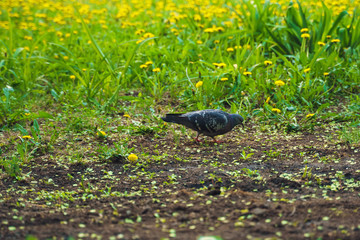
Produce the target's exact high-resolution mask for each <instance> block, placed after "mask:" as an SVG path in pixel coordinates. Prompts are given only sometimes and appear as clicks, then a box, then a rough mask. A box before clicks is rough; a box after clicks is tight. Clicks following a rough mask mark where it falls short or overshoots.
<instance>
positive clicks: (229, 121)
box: [161, 109, 244, 143]
mask: <svg viewBox="0 0 360 240" xmlns="http://www.w3.org/2000/svg"><path fill="white" fill-rule="evenodd" d="M161 119H162V120H164V121H165V122H171V123H177V124H181V125H184V126H185V127H188V128H190V129H192V130H195V131H197V136H196V138H195V140H196V141H197V142H200V140H199V135H200V134H203V135H205V136H209V137H211V138H213V139H214V141H215V142H217V143H219V141H217V140H216V139H215V136H217V135H222V134H225V133H227V132H230V131H231V130H232V129H233V128H234V127H235V126H236V125H238V124H241V125H242V127H244V124H243V121H244V118H243V117H242V116H240V115H239V114H229V113H226V112H224V111H221V110H214V109H206V110H201V111H194V112H188V113H183V114H182V113H169V114H166V116H165V117H162V118H161Z"/></svg>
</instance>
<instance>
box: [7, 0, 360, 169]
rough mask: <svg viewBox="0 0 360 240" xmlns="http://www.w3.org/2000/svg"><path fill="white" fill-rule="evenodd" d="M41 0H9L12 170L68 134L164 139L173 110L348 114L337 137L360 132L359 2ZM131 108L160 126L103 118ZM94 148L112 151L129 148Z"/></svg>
mask: <svg viewBox="0 0 360 240" xmlns="http://www.w3.org/2000/svg"><path fill="white" fill-rule="evenodd" d="M45 2H47V3H48V5H46V4H45V5H44V6H45V7H44V6H37V5H36V3H35V2H33V1H19V2H18V1H4V2H3V3H1V6H2V8H1V9H2V10H1V12H0V13H1V15H0V23H1V24H0V29H1V31H0V46H1V47H0V50H1V56H2V57H1V59H0V89H1V92H0V129H1V130H2V131H4V132H7V131H10V132H11V131H16V132H17V133H18V134H19V135H21V136H20V138H19V139H20V140H14V141H13V145H12V147H10V146H9V147H6V149H9V151H7V152H6V153H3V155H4V158H3V159H2V163H3V164H2V165H3V166H9V167H5V168H4V169H5V172H7V173H9V174H10V175H14V174H15V173H17V172H19V170H18V168H17V166H18V165H19V163H20V165H21V163H22V162H24V163H26V162H28V161H29V160H30V159H31V158H32V157H33V156H34V155H35V153H36V152H38V151H40V152H41V151H43V152H44V151H47V150H48V149H49V148H53V147H54V146H53V145H54V143H55V142H56V141H57V139H58V138H61V137H63V136H64V134H71V135H72V137H76V136H77V135H80V136H81V135H82V134H85V135H86V134H88V135H90V136H96V137H97V139H98V140H99V141H102V140H106V136H103V137H102V136H99V132H100V131H104V132H105V133H107V132H111V131H120V132H121V131H124V132H126V133H128V134H129V138H131V136H135V135H139V134H140V135H151V136H154V135H155V136H156V135H157V134H158V133H159V132H162V131H164V130H168V129H167V127H166V126H163V125H161V124H162V122H161V120H160V118H159V115H161V114H163V113H164V112H165V111H190V110H197V109H206V108H220V109H225V110H227V111H231V112H237V113H240V114H242V115H243V116H245V118H246V120H247V121H248V122H249V121H252V120H253V119H254V120H255V121H261V122H262V123H264V124H265V125H266V124H269V125H271V126H273V127H274V128H276V129H283V130H285V131H287V132H298V131H308V130H310V131H311V130H313V129H314V127H316V126H321V124H322V121H335V122H346V123H347V125H351V127H349V128H348V129H351V130H343V132H342V134H341V139H343V140H344V141H346V142H349V143H351V144H356V143H357V142H358V141H359V140H358V134H357V133H358V125H359V113H358V109H359V104H358V101H359V86H360V70H359V47H358V45H359V43H360V40H359V39H360V37H359V36H360V30H359V29H360V27H359V24H360V18H359V11H358V10H357V9H355V8H354V6H355V5H356V4H355V3H354V4H353V3H349V4H347V5H344V8H342V9H339V8H337V7H335V6H333V5H332V4H331V2H328V1H325V2H324V3H323V4H322V5H321V6H320V7H317V8H314V6H312V5H311V4H310V3H309V2H307V1H304V2H302V3H301V5H300V2H297V3H284V2H281V1H278V2H272V1H255V4H253V3H252V2H250V1H245V0H244V1H241V2H236V1H227V2H225V1H216V2H213V3H209V4H205V3H203V2H201V1H200V2H191V3H189V4H184V3H185V2H183V1H175V2H166V3H164V2H162V1H154V2H153V3H150V2H146V3H144V5H142V6H137V5H136V4H133V3H132V2H130V1H129V2H124V4H123V5H118V4H117V3H116V2H115V1H114V2H113V1H110V2H108V3H104V2H97V3H96V2H93V3H90V2H86V1H85V2H84V3H78V4H74V3H72V2H71V1H64V2H61V3H60V2H51V1H49V2H48V1H45ZM164 4H165V5H164ZM145 12H146V14H144V13H145ZM62 16H63V17H62ZM304 34H305V35H304ZM199 82H201V83H202V85H201V84H199ZM279 82H280V84H279ZM200 85H201V86H200ZM334 106H341V109H342V110H343V111H341V112H337V111H335V112H334V111H331V109H332V107H334ZM145 109H146V110H145ZM80 112H82V113H83V114H84V115H83V116H82V117H81V118H79V117H78V116H77V114H78V113H80ZM124 113H130V114H131V115H133V116H132V117H131V119H136V117H137V116H139V117H144V118H146V119H147V120H151V121H152V122H153V123H154V124H153V125H150V126H142V124H141V123H140V122H134V123H132V124H131V125H130V126H128V127H122V126H109V125H108V123H109V121H108V120H106V117H105V119H102V118H99V116H109V117H116V116H122V115H123V114H124ZM309 114H310V115H309ZM312 114H313V115H312ZM133 117H134V118H133ZM94 118H98V119H96V120H93V119H94ZM129 121H130V120H129ZM39 122H41V123H42V124H43V125H41V124H39ZM59 124H63V125H64V126H65V128H64V129H63V130H61V131H65V132H59V131H58V129H57V125H59ZM45 126H46V128H48V130H49V131H47V132H46V131H44V130H43V128H45ZM61 129H62V128H61ZM346 129H347V128H346ZM182 130H183V132H185V130H184V129H182ZM170 131H171V130H170ZM100 133H101V132H100ZM26 135H29V136H31V137H32V139H30V140H26V139H23V138H22V137H23V136H26ZM174 136H175V141H176V142H177V143H178V144H179V140H178V139H177V138H178V137H177V135H176V134H174ZM45 139H46V140H45ZM15 149H17V150H15ZM97 149H98V150H97V151H98V153H99V155H100V156H102V157H103V158H105V159H111V158H112V157H114V156H115V155H116V154H118V155H119V156H122V157H124V156H123V155H126V154H128V153H130V152H131V150H129V149H123V148H120V147H115V148H113V149H112V148H109V147H105V146H103V147H98V148H97ZM249 154H251V153H247V152H244V153H243V158H244V159H247V158H250V160H251V156H249ZM269 154H271V153H269ZM75 155H76V154H75ZM81 156H82V155H81V154H80V155H78V156H77V157H76V156H75V157H73V158H72V160H71V161H75V162H77V161H78V160H79V158H81ZM159 156H160V155H159ZM9 164H10V165H9Z"/></svg>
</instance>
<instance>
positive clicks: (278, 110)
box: [271, 108, 281, 113]
mask: <svg viewBox="0 0 360 240" xmlns="http://www.w3.org/2000/svg"><path fill="white" fill-rule="evenodd" d="M271 111H272V112H274V113H281V110H280V109H278V108H273V109H271Z"/></svg>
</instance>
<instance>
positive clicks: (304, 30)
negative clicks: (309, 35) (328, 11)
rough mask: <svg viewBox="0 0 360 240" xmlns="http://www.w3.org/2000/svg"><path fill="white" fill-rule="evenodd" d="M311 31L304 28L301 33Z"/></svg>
mask: <svg viewBox="0 0 360 240" xmlns="http://www.w3.org/2000/svg"><path fill="white" fill-rule="evenodd" d="M308 31H309V29H308V28H302V29H301V30H300V32H302V33H304V32H308Z"/></svg>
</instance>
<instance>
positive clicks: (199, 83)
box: [195, 81, 204, 88]
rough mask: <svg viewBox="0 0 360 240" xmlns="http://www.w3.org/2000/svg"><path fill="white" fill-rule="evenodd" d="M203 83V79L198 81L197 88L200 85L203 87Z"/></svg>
mask: <svg viewBox="0 0 360 240" xmlns="http://www.w3.org/2000/svg"><path fill="white" fill-rule="evenodd" d="M203 84H204V82H203V81H198V82H197V83H196V85H195V87H196V88H199V87H201V86H202V85H203Z"/></svg>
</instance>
